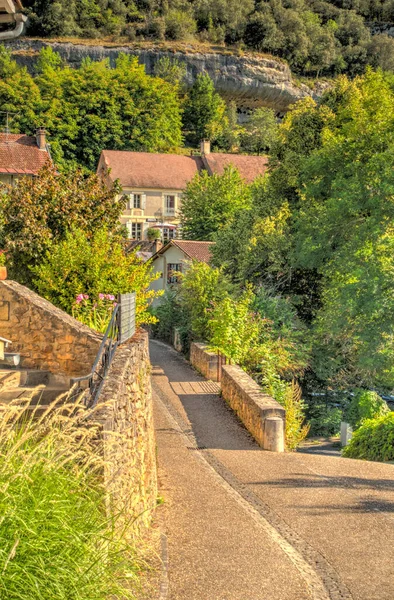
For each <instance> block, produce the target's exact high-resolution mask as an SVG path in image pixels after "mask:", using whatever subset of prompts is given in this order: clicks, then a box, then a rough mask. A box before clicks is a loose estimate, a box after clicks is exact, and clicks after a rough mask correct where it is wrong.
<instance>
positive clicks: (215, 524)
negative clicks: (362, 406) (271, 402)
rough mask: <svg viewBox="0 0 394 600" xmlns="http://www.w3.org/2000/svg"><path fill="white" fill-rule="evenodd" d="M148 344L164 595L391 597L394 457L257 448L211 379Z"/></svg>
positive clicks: (223, 599) (237, 599)
mask: <svg viewBox="0 0 394 600" xmlns="http://www.w3.org/2000/svg"><path fill="white" fill-rule="evenodd" d="M150 352H151V362H152V366H153V371H152V385H153V391H154V399H155V424H156V435H157V444H158V463H159V477H160V484H161V495H162V496H164V498H165V504H164V507H163V508H162V509H161V510H162V515H161V519H162V522H163V526H164V528H165V532H166V535H167V539H168V579H169V586H168V590H169V591H168V594H166V597H167V598H168V599H171V600H309V599H310V600H393V599H394V560H393V552H394V551H393V548H394V479H393V475H394V466H393V465H387V464H381V463H371V462H364V461H357V460H351V459H344V458H338V457H335V456H323V455H315V454H304V453H285V454H274V453H270V452H264V451H263V450H261V449H260V448H259V446H258V445H257V444H256V443H255V442H254V440H253V439H252V438H251V436H250V435H249V434H248V432H247V431H246V430H245V428H244V427H243V426H242V424H241V423H240V422H239V421H238V420H237V418H236V416H235V415H234V414H233V413H232V411H231V410H230V409H229V408H228V407H227V405H226V403H225V401H224V400H223V399H222V398H221V397H220V396H219V395H218V393H217V392H218V389H217V386H216V385H215V384H213V383H212V382H207V380H205V379H204V378H203V377H201V376H200V375H199V374H198V373H197V372H196V371H195V370H194V369H192V367H191V366H190V365H189V364H188V363H187V361H186V360H185V359H184V358H183V357H182V356H180V355H179V354H178V353H177V352H175V351H174V350H173V349H172V348H171V347H169V346H167V345H165V344H162V343H160V342H157V341H155V340H152V341H151V345H150ZM163 600H164V597H163Z"/></svg>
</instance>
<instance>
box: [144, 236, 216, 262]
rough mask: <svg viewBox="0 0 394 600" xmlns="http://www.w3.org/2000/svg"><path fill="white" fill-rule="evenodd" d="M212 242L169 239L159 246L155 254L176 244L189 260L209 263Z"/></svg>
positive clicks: (161, 252)
mask: <svg viewBox="0 0 394 600" xmlns="http://www.w3.org/2000/svg"><path fill="white" fill-rule="evenodd" d="M213 244H214V242H195V241H193V240H171V241H170V242H168V244H166V245H165V246H163V248H161V249H160V250H159V251H158V252H157V253H156V255H155V256H158V255H160V254H164V252H166V250H167V249H168V248H169V247H170V246H177V247H178V248H179V249H180V250H182V252H184V253H185V254H186V256H187V257H188V258H189V259H190V260H198V261H199V262H205V263H209V262H210V260H211V258H212V256H211V251H210V249H211V246H212V245H213Z"/></svg>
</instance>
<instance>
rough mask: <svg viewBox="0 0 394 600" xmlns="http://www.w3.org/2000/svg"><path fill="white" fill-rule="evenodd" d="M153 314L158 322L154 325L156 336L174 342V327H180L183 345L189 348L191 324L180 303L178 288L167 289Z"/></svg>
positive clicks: (154, 334)
mask: <svg viewBox="0 0 394 600" xmlns="http://www.w3.org/2000/svg"><path fill="white" fill-rule="evenodd" d="M152 314H153V315H154V316H155V318H156V320H157V322H156V323H155V324H154V325H153V327H152V334H153V336H154V337H156V338H159V339H160V340H164V341H165V342H168V343H172V341H173V334H174V328H175V327H178V328H179V329H180V334H181V339H182V346H183V348H184V349H185V350H188V339H189V337H190V325H189V323H188V320H187V318H186V316H185V313H184V311H183V310H182V307H181V305H180V303H179V297H178V294H177V291H176V290H171V289H170V290H167V291H166V292H165V294H164V296H163V298H162V299H161V300H160V304H159V306H157V307H155V308H154V309H152Z"/></svg>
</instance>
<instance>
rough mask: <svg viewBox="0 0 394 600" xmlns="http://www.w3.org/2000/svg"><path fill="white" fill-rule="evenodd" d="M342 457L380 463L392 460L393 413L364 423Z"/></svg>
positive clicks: (393, 443) (393, 449)
mask: <svg viewBox="0 0 394 600" xmlns="http://www.w3.org/2000/svg"><path fill="white" fill-rule="evenodd" d="M343 456H346V457H347V458H361V459H363V460H374V461H381V462H382V461H389V460H394V412H390V413H388V414H386V415H383V416H382V417H379V418H378V419H368V420H367V421H365V422H364V423H363V424H362V425H361V427H360V428H359V429H357V431H355V432H354V434H353V437H352V439H351V440H350V443H349V445H348V446H346V448H345V449H344V450H343Z"/></svg>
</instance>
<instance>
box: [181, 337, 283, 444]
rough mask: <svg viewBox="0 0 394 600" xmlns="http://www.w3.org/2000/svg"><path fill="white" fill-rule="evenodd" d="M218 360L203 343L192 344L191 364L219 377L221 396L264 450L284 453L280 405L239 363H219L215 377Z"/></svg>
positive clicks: (213, 377)
mask: <svg viewBox="0 0 394 600" xmlns="http://www.w3.org/2000/svg"><path fill="white" fill-rule="evenodd" d="M218 361H219V357H218V355H217V354H215V352H210V351H209V350H207V345H206V344H199V343H192V344H191V347H190V362H191V364H192V365H193V367H194V368H195V369H197V371H199V372H200V373H201V374H202V375H204V377H206V378H207V379H210V380H211V381H218V380H221V389H222V396H223V398H224V399H225V400H226V402H227V403H228V404H229V406H230V407H231V408H232V409H233V410H234V412H236V413H237V415H238V417H239V418H240V420H241V421H242V423H243V424H244V425H245V427H246V429H247V430H248V431H249V433H251V434H252V436H253V437H254V439H255V440H256V441H257V442H258V443H259V444H260V446H261V447H262V448H264V449H265V450H272V451H274V452H283V451H284V444H285V441H284V436H285V418H286V411H285V409H284V408H283V406H281V405H280V404H279V403H278V402H276V400H274V399H273V398H271V396H268V394H264V393H263V392H262V391H261V388H260V386H259V385H257V383H256V382H255V381H253V379H252V378H251V377H249V375H248V374H247V373H245V371H243V370H242V369H241V367H239V366H238V365H225V364H222V365H221V366H220V376H219V378H218Z"/></svg>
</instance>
